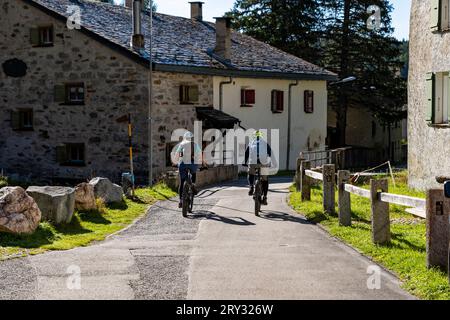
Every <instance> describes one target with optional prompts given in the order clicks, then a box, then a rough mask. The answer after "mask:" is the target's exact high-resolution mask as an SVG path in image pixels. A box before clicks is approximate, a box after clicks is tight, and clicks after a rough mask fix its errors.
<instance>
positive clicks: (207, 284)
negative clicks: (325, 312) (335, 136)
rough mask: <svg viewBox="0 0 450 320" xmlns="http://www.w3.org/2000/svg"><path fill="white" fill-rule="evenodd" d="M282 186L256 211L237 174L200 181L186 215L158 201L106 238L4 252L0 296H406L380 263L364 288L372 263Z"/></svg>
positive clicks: (274, 188)
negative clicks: (22, 253) (229, 179)
mask: <svg viewBox="0 0 450 320" xmlns="http://www.w3.org/2000/svg"><path fill="white" fill-rule="evenodd" d="M288 186H289V183H288V182H287V181H286V180H283V179H281V180H278V181H277V183H274V184H273V185H272V187H271V193H270V199H269V201H270V203H269V206H268V207H265V208H264V212H263V214H262V216H261V217H260V218H258V217H255V216H254V215H253V212H252V202H251V198H249V197H248V196H247V195H246V189H244V182H243V181H241V182H239V183H234V184H229V185H225V186H221V187H216V188H210V189H207V190H205V191H203V192H202V193H201V194H200V195H199V198H198V199H197V200H196V201H197V205H196V206H195V208H194V209H195V213H194V214H193V215H192V216H190V217H189V218H188V219H184V218H182V217H181V214H180V212H179V210H178V209H177V203H176V202H174V201H166V202H161V203H159V204H158V205H156V206H154V207H153V208H152V209H151V210H150V212H149V214H148V215H147V216H146V217H145V218H143V219H142V220H140V221H139V222H138V223H136V224H135V225H133V226H131V227H130V228H129V229H127V230H125V231H123V232H122V233H120V234H118V235H116V236H113V237H111V238H109V239H108V240H107V241H105V242H102V243H99V244H96V245H93V246H90V247H85V248H77V249H74V250H70V251H63V252H50V253H46V254H42V255H38V256H33V257H28V258H23V259H15V260H10V261H5V262H2V263H0V298H1V299H186V298H187V299H411V298H413V297H411V296H410V295H408V294H407V293H405V292H404V291H403V290H401V289H400V288H399V283H398V281H397V279H396V278H395V277H393V276H392V275H390V274H389V273H387V272H385V271H382V272H381V289H379V290H369V289H368V288H367V279H368V277H369V275H368V274H367V269H368V267H369V266H371V265H373V263H372V262H371V261H370V260H368V259H366V258H364V257H362V256H361V255H360V254H358V253H357V252H355V251H354V250H352V249H350V248H348V247H347V246H345V245H343V244H342V243H340V242H339V241H336V240H335V239H333V238H331V237H330V236H328V235H327V234H326V233H325V232H324V231H322V230H321V229H320V228H319V227H317V226H315V225H312V224H309V223H308V222H307V221H305V220H304V219H303V218H302V217H301V216H299V215H297V214H296V213H294V212H293V211H292V210H291V209H290V208H289V207H288V205H287V203H286V196H287V193H288V191H287V188H288ZM78 272H81V277H79V278H78V277H77V273H78ZM78 279H81V280H80V281H81V282H78ZM78 284H80V285H81V288H80V287H79V286H78Z"/></svg>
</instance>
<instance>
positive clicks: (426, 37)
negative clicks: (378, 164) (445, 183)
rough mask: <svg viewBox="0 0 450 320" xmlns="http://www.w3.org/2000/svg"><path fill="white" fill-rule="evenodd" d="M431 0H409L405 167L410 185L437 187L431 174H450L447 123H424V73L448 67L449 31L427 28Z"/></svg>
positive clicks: (449, 58) (448, 68)
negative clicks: (410, 1)
mask: <svg viewBox="0 0 450 320" xmlns="http://www.w3.org/2000/svg"><path fill="white" fill-rule="evenodd" d="M431 2H432V1H424V0H413V3H412V10H411V29H410V66H409V79H408V82H409V88H408V91H409V94H408V95H409V101H408V113H409V114H408V148H409V149H408V170H409V184H410V186H411V187H413V188H418V189H426V188H432V187H437V186H438V184H437V183H436V181H435V177H436V176H438V175H450V127H438V126H428V124H427V122H426V121H425V119H426V98H427V97H426V81H425V79H426V73H427V72H444V71H450V55H449V52H450V33H449V32H445V33H437V34H434V33H432V32H431V29H430V16H431V15H430V12H431Z"/></svg>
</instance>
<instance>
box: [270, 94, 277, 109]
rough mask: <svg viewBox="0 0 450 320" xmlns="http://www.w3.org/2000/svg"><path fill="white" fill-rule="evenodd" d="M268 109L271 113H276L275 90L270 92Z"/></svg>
mask: <svg viewBox="0 0 450 320" xmlns="http://www.w3.org/2000/svg"><path fill="white" fill-rule="evenodd" d="M270 108H271V110H272V112H276V111H277V91H276V90H272V97H271V105H270Z"/></svg>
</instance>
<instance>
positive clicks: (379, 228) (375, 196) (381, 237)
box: [370, 179, 391, 244]
mask: <svg viewBox="0 0 450 320" xmlns="http://www.w3.org/2000/svg"><path fill="white" fill-rule="evenodd" d="M388 190H389V187H388V180H387V179H381V180H370V199H371V208H372V241H373V243H375V244H385V243H387V242H389V241H391V221H390V217H389V203H387V202H382V201H381V200H380V198H379V193H380V192H388Z"/></svg>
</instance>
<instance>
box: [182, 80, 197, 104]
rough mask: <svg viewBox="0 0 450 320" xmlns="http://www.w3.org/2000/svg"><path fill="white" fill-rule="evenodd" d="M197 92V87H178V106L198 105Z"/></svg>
mask: <svg viewBox="0 0 450 320" xmlns="http://www.w3.org/2000/svg"><path fill="white" fill-rule="evenodd" d="M198 99H199V92H198V86H186V85H181V86H180V104H194V103H198Z"/></svg>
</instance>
